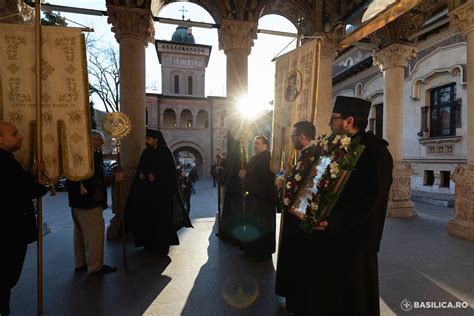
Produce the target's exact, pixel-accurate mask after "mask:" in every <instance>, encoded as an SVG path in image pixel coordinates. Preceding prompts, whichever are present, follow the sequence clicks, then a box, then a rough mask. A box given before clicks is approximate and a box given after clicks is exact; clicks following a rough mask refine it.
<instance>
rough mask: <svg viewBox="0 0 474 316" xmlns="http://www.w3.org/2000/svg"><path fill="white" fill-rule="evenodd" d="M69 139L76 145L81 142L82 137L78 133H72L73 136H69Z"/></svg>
mask: <svg viewBox="0 0 474 316" xmlns="http://www.w3.org/2000/svg"><path fill="white" fill-rule="evenodd" d="M69 139H70V140H72V141H73V142H74V143H76V144H77V143H79V142H81V141H82V140H83V139H84V137H82V136H81V135H79V134H78V133H74V134H72V135H71V137H69Z"/></svg>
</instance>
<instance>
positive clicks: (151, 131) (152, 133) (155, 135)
mask: <svg viewBox="0 0 474 316" xmlns="http://www.w3.org/2000/svg"><path fill="white" fill-rule="evenodd" d="M160 134H161V132H160V131H156V130H154V129H149V128H147V129H146V137H153V138H156V139H158V138H160Z"/></svg>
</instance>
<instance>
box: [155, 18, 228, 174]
mask: <svg viewBox="0 0 474 316" xmlns="http://www.w3.org/2000/svg"><path fill="white" fill-rule="evenodd" d="M155 47H156V51H157V54H158V59H159V61H160V63H161V75H162V93H161V94H151V93H147V95H146V124H147V126H148V127H149V128H154V129H159V130H160V131H161V132H162V133H163V135H164V137H165V140H166V141H167V143H168V146H169V147H170V149H171V151H172V152H173V154H174V155H175V157H178V156H180V154H181V153H183V152H187V153H190V154H191V155H192V156H194V158H195V164H196V167H197V171H198V173H199V174H200V175H201V176H203V175H209V174H210V167H211V163H212V161H213V160H214V159H215V155H216V154H217V153H225V152H226V143H227V142H226V137H227V136H226V135H227V128H226V125H225V124H226V123H225V117H226V115H227V112H226V106H227V101H226V98H224V97H206V96H205V79H206V67H207V64H208V62H209V57H210V54H211V49H212V47H211V46H207V45H200V44H196V43H195V39H194V36H193V35H192V34H191V29H188V28H186V27H183V26H178V27H177V28H176V31H175V32H174V34H173V35H172V37H171V40H170V41H162V40H157V41H156V42H155Z"/></svg>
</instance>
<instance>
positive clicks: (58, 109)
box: [0, 24, 93, 181]
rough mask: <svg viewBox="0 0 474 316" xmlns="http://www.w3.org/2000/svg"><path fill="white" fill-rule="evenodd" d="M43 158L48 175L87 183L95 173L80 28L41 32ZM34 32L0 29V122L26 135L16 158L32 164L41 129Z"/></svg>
mask: <svg viewBox="0 0 474 316" xmlns="http://www.w3.org/2000/svg"><path fill="white" fill-rule="evenodd" d="M41 47H42V48H41V50H42V59H41V80H42V91H41V100H42V102H41V106H42V122H41V126H42V148H43V150H42V159H43V160H44V162H45V167H46V175H47V177H48V178H49V179H51V180H52V181H56V180H57V179H59V177H61V176H62V175H65V176H66V177H67V178H68V179H71V180H75V181H78V180H82V179H86V178H89V177H91V176H92V174H93V153H92V144H91V133H90V130H91V124H90V113H89V97H88V96H89V94H88V80H87V62H86V51H85V41H84V36H83V34H82V32H81V29H79V28H66V27H50V26H43V27H42V45H41ZM35 66H36V65H35V29H34V26H32V25H17V24H0V119H1V120H4V121H8V122H11V123H12V124H14V125H15V126H16V127H17V128H18V130H19V131H20V133H21V134H22V135H23V136H24V140H23V146H22V148H21V150H19V151H18V152H16V154H15V156H16V158H17V159H18V160H19V161H20V162H21V163H22V165H23V167H24V168H25V169H27V168H29V166H30V165H31V163H32V161H33V154H34V151H33V145H34V139H35V137H34V134H35V128H34V126H35V125H34V124H36V101H35V93H36V91H35V89H36V88H35V72H36V69H35Z"/></svg>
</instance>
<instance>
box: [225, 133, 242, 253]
mask: <svg viewBox="0 0 474 316" xmlns="http://www.w3.org/2000/svg"><path fill="white" fill-rule="evenodd" d="M227 150H228V152H227V158H226V160H225V166H224V171H223V181H222V185H223V186H224V196H223V197H221V199H223V200H224V201H223V207H222V215H221V219H220V229H219V238H220V239H221V240H224V241H232V242H234V243H238V244H241V243H242V241H243V239H244V236H243V235H244V234H245V230H244V227H245V210H244V205H243V191H242V180H241V179H240V178H239V170H240V169H241V166H242V164H243V165H244V168H245V166H246V165H247V162H246V160H245V157H243V156H242V155H241V152H240V146H239V141H238V140H237V139H235V138H234V137H233V136H232V135H231V134H230V132H227Z"/></svg>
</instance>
